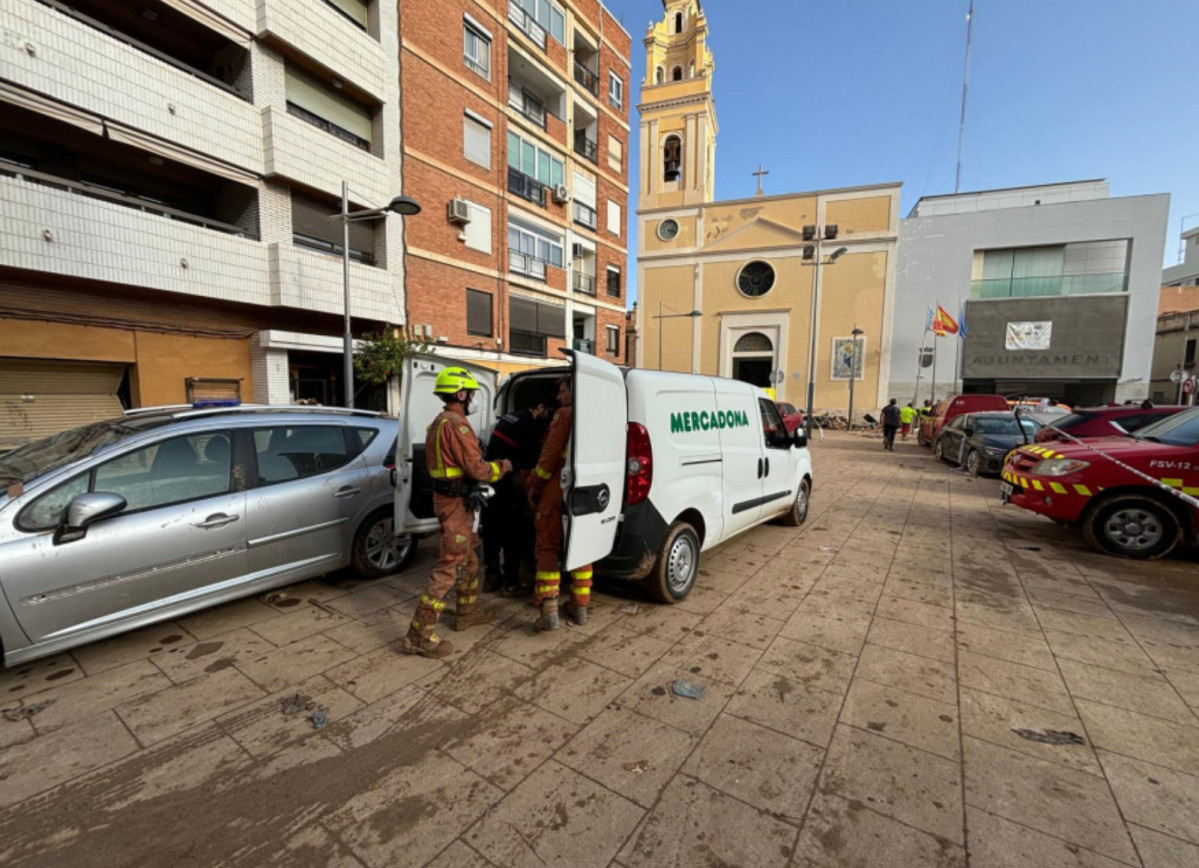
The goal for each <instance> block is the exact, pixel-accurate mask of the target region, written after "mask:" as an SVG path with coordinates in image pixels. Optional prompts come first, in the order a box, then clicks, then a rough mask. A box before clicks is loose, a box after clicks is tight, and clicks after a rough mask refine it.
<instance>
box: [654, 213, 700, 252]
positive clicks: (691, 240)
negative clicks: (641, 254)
mask: <svg viewBox="0 0 1199 868" xmlns="http://www.w3.org/2000/svg"><path fill="white" fill-rule="evenodd" d="M662 219H663V220H664V219H666V218H662ZM671 219H672V220H674V221H675V222H676V223H678V224H679V234H678V235H676V236H675V237H674V238H673V239H672V240H670V241H663V240H662V239H661V238H659V237H658V226H659V225H661V223H662V220H646V221H645V232H644V235H645V237H644V238H642V239H641V249H642V250H645V251H651V252H654V253H656V252H658V251H659V250H678V249H679V248H683V247H693V246H694V245H695V225H696V222H697V221H696V219H695V218H694V217H671Z"/></svg>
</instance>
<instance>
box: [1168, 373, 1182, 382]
mask: <svg viewBox="0 0 1199 868" xmlns="http://www.w3.org/2000/svg"><path fill="white" fill-rule="evenodd" d="M1170 382H1171V383H1174V384H1175V385H1177V384H1178V383H1181V382H1182V371H1171V372H1170Z"/></svg>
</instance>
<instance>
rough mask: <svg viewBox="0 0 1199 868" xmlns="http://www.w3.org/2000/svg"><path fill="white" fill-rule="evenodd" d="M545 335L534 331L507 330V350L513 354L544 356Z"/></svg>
mask: <svg viewBox="0 0 1199 868" xmlns="http://www.w3.org/2000/svg"><path fill="white" fill-rule="evenodd" d="M545 351H546V339H545V335H539V334H537V333H535V332H521V331H516V330H515V329H510V330H509V331H508V352H510V353H512V354H513V355H515V356H538V357H540V358H543V359H544V358H545Z"/></svg>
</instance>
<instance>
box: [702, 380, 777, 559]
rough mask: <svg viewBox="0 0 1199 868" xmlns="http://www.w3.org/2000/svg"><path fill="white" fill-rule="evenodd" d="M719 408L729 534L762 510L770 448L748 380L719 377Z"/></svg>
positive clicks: (753, 521)
mask: <svg viewBox="0 0 1199 868" xmlns="http://www.w3.org/2000/svg"><path fill="white" fill-rule="evenodd" d="M712 382H713V383H714V384H715V386H716V410H717V414H718V417H719V426H718V430H719V432H720V451H721V454H722V457H723V459H724V460H723V462H722V463H721V477H722V478H721V490H722V492H723V495H724V497H723V500H724V509H723V513H724V534H723V538H727V537H730V536H732V535H733V534H735V533H737V532H738V531H740V530H744V529H745V528H747V527H751V526H752V525H754V524H756V523H757V521H758V516H759V515H760V514H761V512H762V471H763V470H764V469H765V459H766V455H765V453H766V449H765V447H764V445H763V440H762V422H761V417H760V414H759V411H758V404H757V399H756V397H755V393H754V389H753V387H752V386H750V385H749V384H748V383H740V382H737V381H735V380H723V379H717V380H713V381H712Z"/></svg>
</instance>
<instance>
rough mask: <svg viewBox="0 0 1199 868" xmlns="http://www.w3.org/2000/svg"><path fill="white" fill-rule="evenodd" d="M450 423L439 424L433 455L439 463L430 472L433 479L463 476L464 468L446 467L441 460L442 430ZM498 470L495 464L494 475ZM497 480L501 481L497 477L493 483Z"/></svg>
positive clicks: (492, 469)
mask: <svg viewBox="0 0 1199 868" xmlns="http://www.w3.org/2000/svg"><path fill="white" fill-rule="evenodd" d="M448 421H450V420H449V419H442V420H441V421H440V422H438V423H437V434H436V436H435V437H434V440H433V442H434V443H435V444H436V446H434V448H433V454H434V456H435V458H436V462H437V463H436V464H435V465H434V466H433V469H432V470H430V471H429V475H430V476H431V477H433V478H434V479H459V478H461V476H462V468H460V467H446V466H445V461H443V460H442V458H441V429H442V428H443V427H444V426H445V423H446V422H448ZM497 469H498V468H497V467H496V465H494V464H493V465H491V472H492V474H493V475H494V474H495V472H496V470H497ZM496 479H499V477H498V476H496V477H495V479H492V482H494V481H495V480H496Z"/></svg>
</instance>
